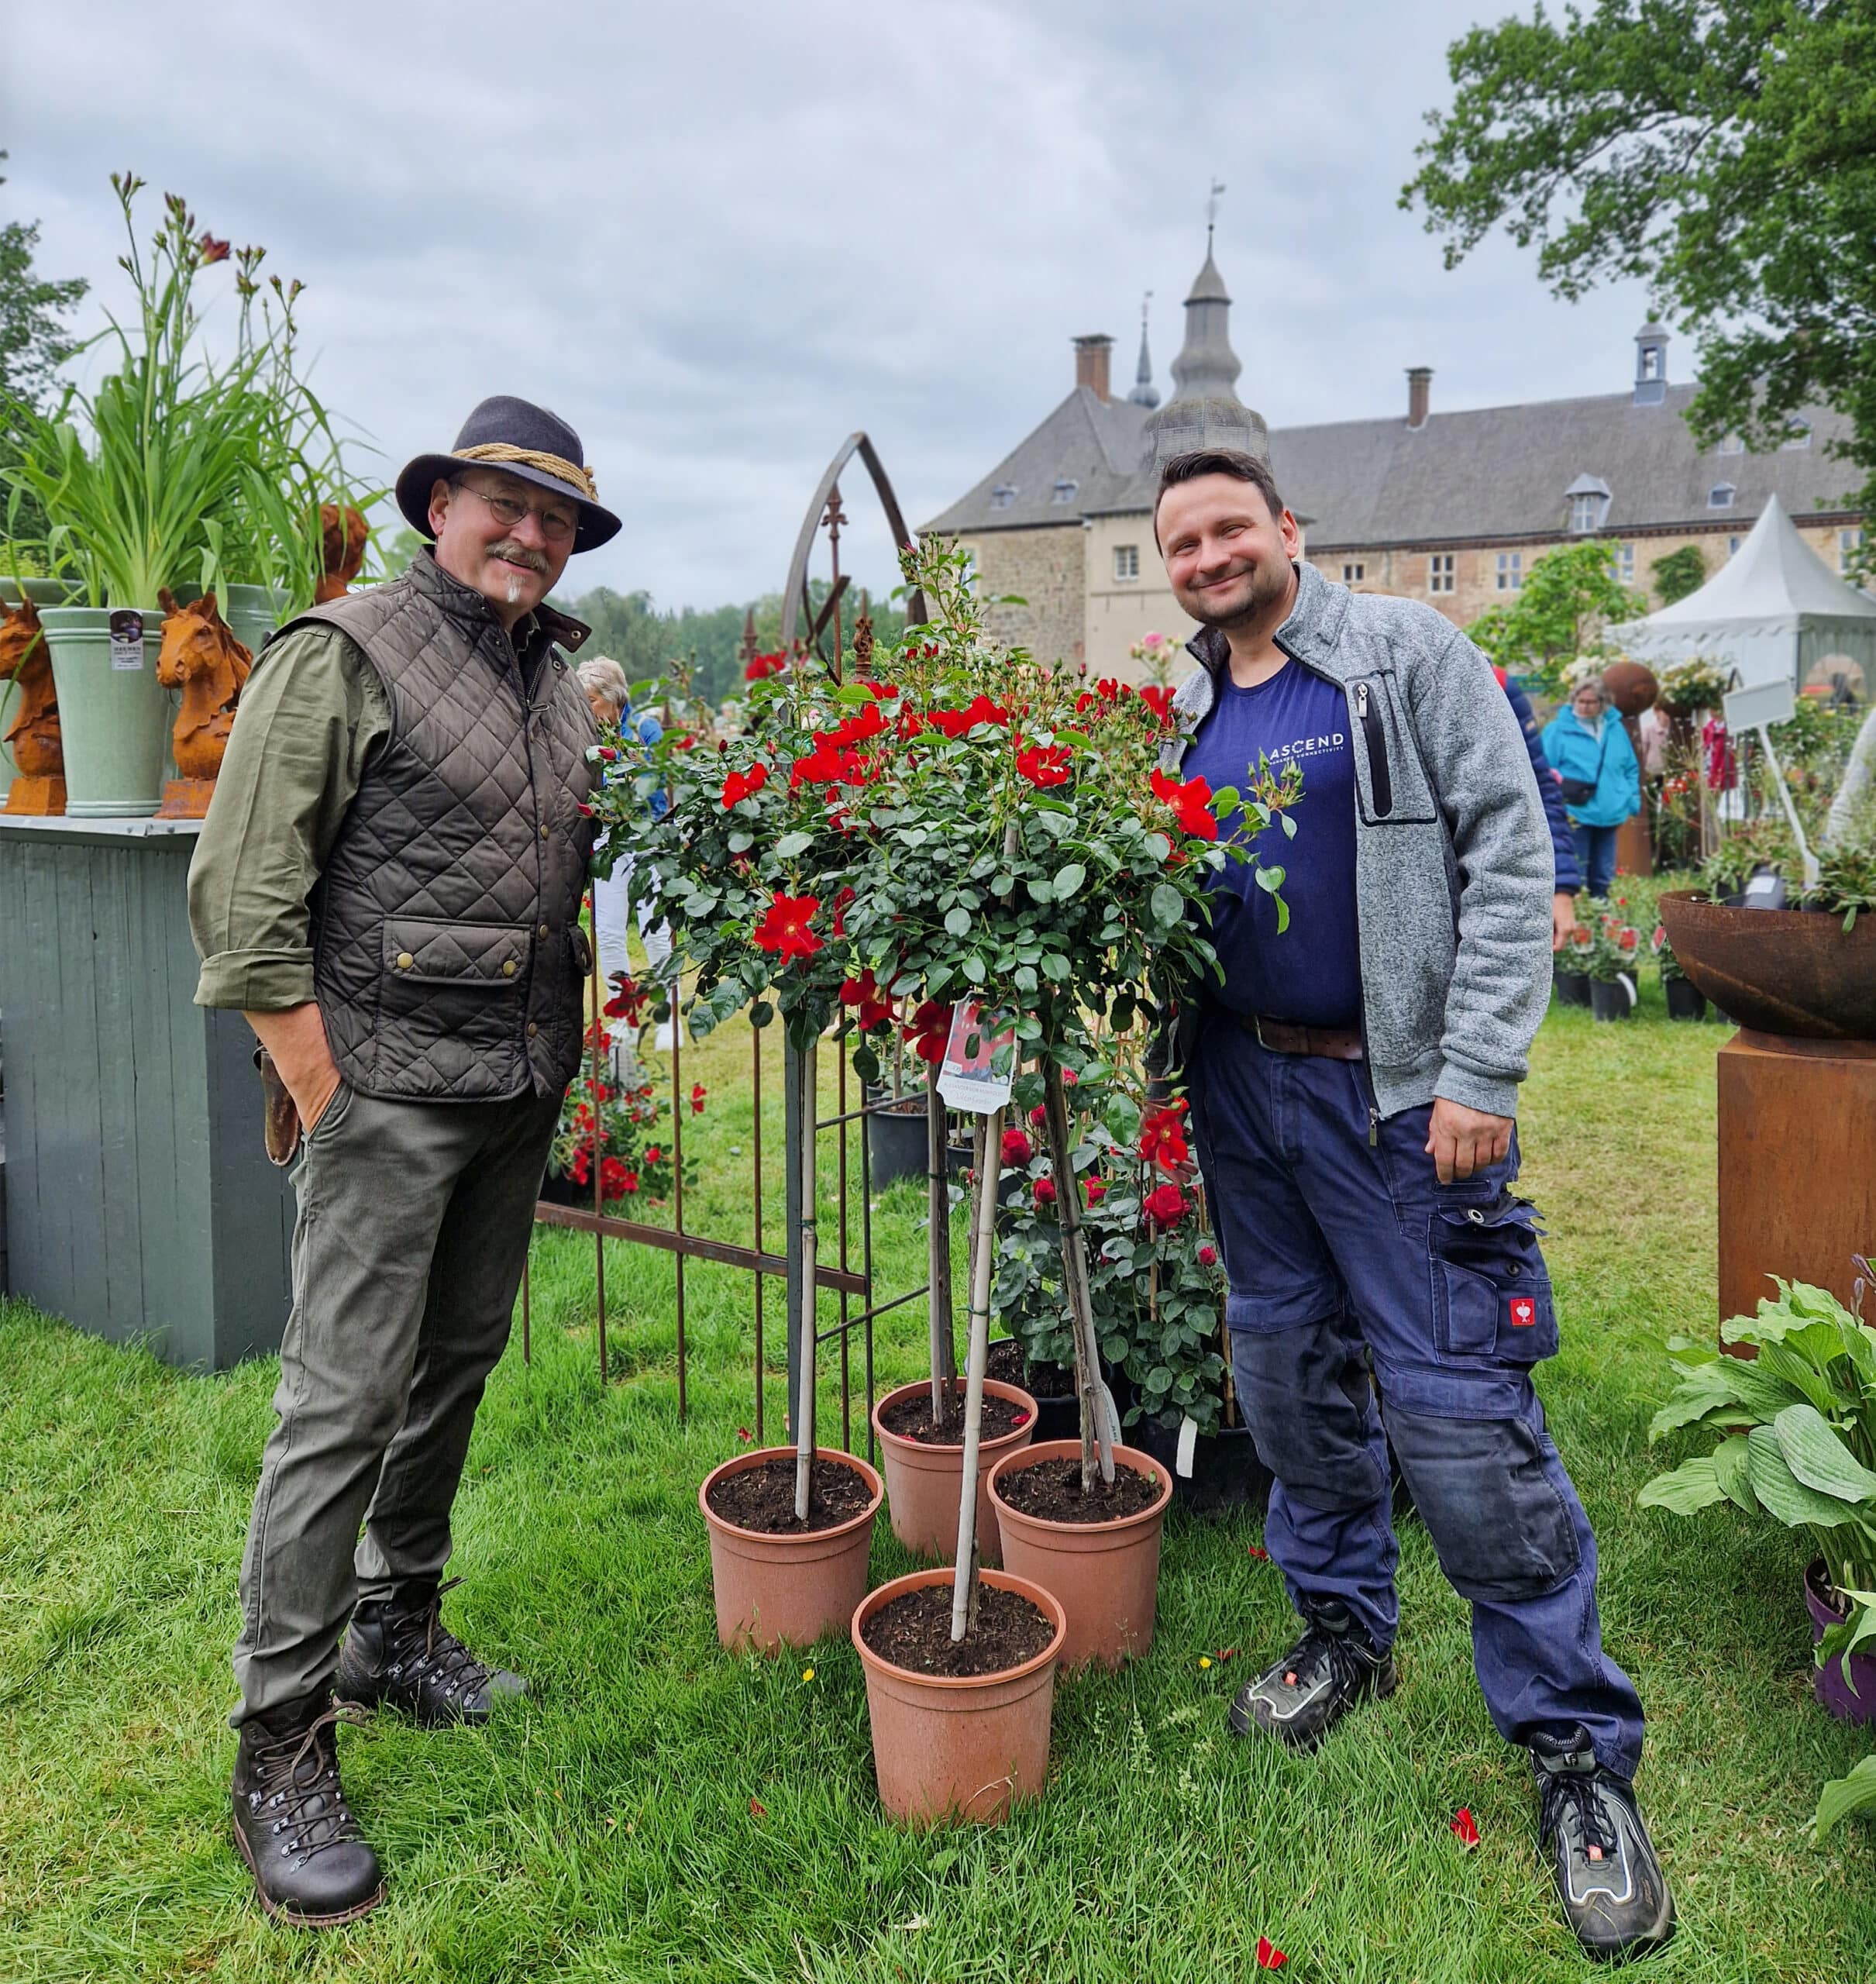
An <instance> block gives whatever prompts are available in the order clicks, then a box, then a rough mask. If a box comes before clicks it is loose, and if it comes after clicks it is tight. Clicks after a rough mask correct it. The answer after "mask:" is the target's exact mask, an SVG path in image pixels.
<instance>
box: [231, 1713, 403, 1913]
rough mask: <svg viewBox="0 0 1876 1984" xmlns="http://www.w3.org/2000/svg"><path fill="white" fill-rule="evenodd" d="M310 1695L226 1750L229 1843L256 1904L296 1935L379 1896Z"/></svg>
mask: <svg viewBox="0 0 1876 1984" xmlns="http://www.w3.org/2000/svg"><path fill="white" fill-rule="evenodd" d="M339 1720H340V1711H339V1710H337V1709H336V1708H334V1707H332V1704H331V1703H330V1702H329V1700H327V1699H326V1697H325V1696H323V1695H316V1696H313V1695H309V1696H307V1697H306V1698H305V1700H303V1701H298V1702H290V1703H286V1704H285V1705H284V1706H283V1707H280V1708H278V1709H274V1710H270V1711H269V1712H268V1713H267V1714H263V1715H257V1716H253V1717H250V1719H249V1720H248V1721H246V1722H244V1723H243V1724H242V1725H241V1732H240V1746H239V1748H238V1749H237V1750H236V1752H235V1779H234V1786H233V1798H234V1812H235V1844H236V1846H237V1847H238V1848H239V1849H240V1852H241V1857H242V1858H243V1860H245V1861H246V1862H247V1864H248V1869H249V1871H250V1872H251V1873H252V1874H253V1876H254V1890H255V1893H256V1894H258V1895H259V1896H260V1905H261V1906H262V1907H263V1908H264V1909H265V1910H267V1913H269V1914H270V1915H271V1916H272V1917H274V1918H275V1920H277V1921H281V1922H286V1923H289V1924H291V1925H292V1926H293V1927H294V1928H296V1929H332V1928H336V1927H338V1926H339V1924H341V1923H345V1922H356V1920H358V1918H359V1917H360V1916H361V1915H369V1914H370V1913H371V1911H372V1910H373V1909H374V1908H376V1907H377V1905H378V1903H380V1902H381V1901H382V1900H384V1875H383V1874H382V1873H381V1872H380V1871H379V1869H378V1862H377V1855H376V1854H375V1853H373V1851H372V1850H371V1848H370V1845H369V1844H367V1842H366V1839H365V1835H364V1834H363V1831H361V1830H360V1827H359V1824H358V1821H357V1820H356V1819H355V1818H353V1816H352V1813H351V1811H350V1810H349V1808H348V1807H347V1806H346V1794H345V1789H344V1786H342V1785H341V1784H340V1783H339V1745H338V1741H337V1738H336V1734H335V1733H334V1725H335V1724H337V1723H338V1721H339Z"/></svg>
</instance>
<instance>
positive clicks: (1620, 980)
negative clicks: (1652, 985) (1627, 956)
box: [1616, 971, 1641, 1009]
mask: <svg viewBox="0 0 1876 1984" xmlns="http://www.w3.org/2000/svg"><path fill="white" fill-rule="evenodd" d="M1616 983H1617V984H1618V985H1620V987H1622V989H1623V991H1624V992H1626V994H1628V997H1629V1005H1630V1008H1631V1009H1632V1008H1633V1006H1634V1004H1635V1001H1637V999H1639V998H1640V997H1641V994H1640V993H1639V992H1637V990H1636V989H1635V981H1634V980H1633V979H1632V978H1631V977H1630V976H1629V975H1628V973H1626V971H1619V972H1617V973H1616Z"/></svg>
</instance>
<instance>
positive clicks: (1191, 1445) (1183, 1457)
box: [1172, 1413, 1199, 1481]
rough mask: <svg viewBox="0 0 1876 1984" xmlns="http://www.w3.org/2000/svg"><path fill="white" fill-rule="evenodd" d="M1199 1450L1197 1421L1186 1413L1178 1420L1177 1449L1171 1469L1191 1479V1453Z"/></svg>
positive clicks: (1185, 1478)
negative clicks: (1176, 1455) (1177, 1452)
mask: <svg viewBox="0 0 1876 1984" xmlns="http://www.w3.org/2000/svg"><path fill="white" fill-rule="evenodd" d="M1198 1451H1199V1422H1198V1421H1197V1420H1196V1419H1194V1418H1193V1417H1192V1415H1191V1414H1189V1413H1188V1414H1186V1417H1184V1418H1183V1419H1182V1420H1181V1421H1179V1454H1178V1457H1177V1458H1176V1459H1175V1460H1174V1462H1173V1463H1172V1471H1173V1473H1175V1474H1176V1475H1178V1476H1179V1477H1180V1478H1181V1479H1183V1480H1186V1481H1189V1480H1190V1479H1192V1459H1193V1455H1194V1454H1196V1452H1198Z"/></svg>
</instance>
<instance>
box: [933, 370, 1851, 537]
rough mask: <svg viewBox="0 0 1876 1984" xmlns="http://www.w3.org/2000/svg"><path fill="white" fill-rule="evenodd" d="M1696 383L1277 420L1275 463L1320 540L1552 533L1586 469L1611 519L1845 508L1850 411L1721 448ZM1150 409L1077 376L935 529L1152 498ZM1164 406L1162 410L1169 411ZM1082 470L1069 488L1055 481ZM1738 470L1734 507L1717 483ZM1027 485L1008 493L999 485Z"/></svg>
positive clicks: (1106, 508)
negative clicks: (1648, 392)
mask: <svg viewBox="0 0 1876 1984" xmlns="http://www.w3.org/2000/svg"><path fill="white" fill-rule="evenodd" d="M1693 395H1694V388H1693V387H1692V386H1691V385H1670V386H1669V387H1668V389H1667V395H1666V398H1665V401H1664V402H1663V403H1661V404H1659V405H1653V406H1638V405H1636V404H1635V401H1634V397H1633V393H1632V392H1622V393H1611V394H1602V395H1599V396H1598V397H1595V398H1588V399H1571V400H1548V401H1529V402H1527V403H1525V404H1523V405H1518V406H1502V407H1485V408H1478V409H1475V410H1472V411H1467V412H1454V413H1435V414H1433V415H1430V416H1429V418H1427V422H1426V424H1425V425H1424V426H1423V427H1421V428H1420V429H1410V428H1409V427H1408V426H1407V425H1406V422H1405V420H1404V419H1403V418H1399V417H1398V416H1396V417H1395V418H1388V419H1380V420H1347V421H1337V422H1330V423H1328V424H1327V425H1322V426H1315V427H1287V428H1277V429H1272V432H1271V436H1270V456H1271V466H1272V468H1273V469H1274V470H1275V474H1276V477H1277V481H1278V484H1279V487H1281V488H1282V491H1283V493H1284V496H1285V498H1286V500H1287V501H1288V502H1289V505H1290V507H1291V508H1293V509H1294V510H1295V511H1296V512H1297V513H1298V514H1299V515H1303V516H1306V517H1308V518H1310V519H1311V523H1310V549H1311V551H1312V552H1315V551H1323V550H1341V549H1351V550H1359V549H1368V548H1374V547H1378V546H1383V545H1416V546H1417V545H1427V544H1437V543H1443V542H1454V541H1463V540H1467V539H1479V538H1488V539H1507V538H1509V539H1517V538H1520V537H1529V538H1541V539H1549V538H1555V537H1557V536H1560V535H1561V534H1563V533H1564V531H1565V530H1566V529H1567V525H1568V505H1567V504H1566V502H1565V500H1564V494H1565V491H1568V488H1569V487H1570V485H1571V484H1572V483H1573V482H1575V481H1576V480H1578V478H1579V477H1585V476H1587V477H1592V478H1594V479H1598V480H1601V481H1602V482H1606V484H1608V485H1609V491H1610V498H1611V500H1610V503H1609V511H1608V514H1607V516H1606V518H1605V519H1604V521H1603V522H1602V525H1601V526H1600V529H1599V532H1598V534H1599V535H1603V536H1606V535H1609V534H1620V532H1623V531H1624V530H1644V529H1664V528H1670V527H1673V526H1676V525H1719V526H1726V525H1735V526H1737V528H1740V529H1746V528H1748V527H1749V526H1750V524H1751V522H1752V521H1753V519H1754V518H1756V517H1757V515H1759V513H1760V512H1761V510H1762V509H1763V508H1764V505H1765V502H1766V500H1767V498H1768V497H1770V496H1771V494H1772V493H1773V492H1774V491H1777V493H1778V495H1779V497H1780V498H1781V500H1782V501H1783V502H1784V504H1785V508H1787V509H1788V511H1790V512H1792V515H1794V516H1798V517H1805V516H1815V515H1819V514H1829V513H1832V512H1843V509H1844V507H1845V497H1846V494H1847V492H1848V491H1850V490H1852V489H1854V487H1856V486H1857V481H1858V480H1859V478H1858V477H1857V472H1856V470H1855V469H1854V467H1853V466H1852V465H1851V464H1850V463H1847V462H1845V461H1843V460H1840V459H1838V458H1836V457H1834V456H1832V455H1831V454H1830V453H1829V452H1828V450H1827V449H1826V443H1827V442H1828V441H1830V440H1831V439H1840V438H1842V437H1843V436H1847V434H1848V432H1849V422H1847V420H1845V419H1844V418H1842V417H1840V416H1839V415H1834V414H1831V413H1828V412H1823V411H1819V412H1814V413H1812V415H1809V418H1810V420H1811V423H1812V443H1811V446H1809V447H1808V448H1802V449H1800V448H1787V449H1779V450H1778V451H1777V452H1776V453H1771V454H1764V455H1759V454H1722V453H1719V452H1718V451H1717V450H1716V449H1705V450H1702V449H1698V448H1696V447H1695V445H1694V439H1693V436H1692V433H1691V432H1689V430H1688V426H1687V423H1686V422H1685V420H1684V419H1683V418H1682V417H1681V416H1682V414H1683V413H1684V412H1685V409H1686V407H1687V405H1688V402H1689V401H1691V400H1692V398H1693ZM1147 417H1148V416H1147V412H1146V409H1145V408H1142V407H1139V406H1135V405H1131V404H1130V403H1128V402H1127V401H1124V400H1123V401H1113V402H1110V403H1107V404H1103V402H1102V401H1100V400H1098V399H1097V398H1096V397H1095V395H1094V394H1093V392H1092V391H1089V389H1088V388H1087V387H1076V390H1075V391H1073V392H1072V393H1071V394H1069V397H1068V398H1066V399H1065V400H1064V401H1062V404H1061V405H1059V406H1058V407H1057V408H1055V411H1054V412H1052V413H1051V414H1050V415H1048V418H1046V419H1045V421H1044V422H1042V424H1041V425H1040V426H1039V427H1038V428H1037V429H1036V430H1035V431H1034V433H1032V434H1031V435H1030V436H1028V438H1027V439H1026V440H1024V442H1022V443H1021V445H1020V446H1017V448H1016V449H1014V451H1013V452H1012V453H1010V454H1009V455H1008V456H1006V457H1005V458H1004V459H1003V460H1002V461H1001V462H1000V463H998V464H997V467H996V468H995V469H994V470H992V471H991V473H990V474H989V475H987V476H986V477H984V479H983V481H981V482H980V483H979V484H977V486H976V487H975V488H974V489H972V490H971V491H969V493H968V494H966V495H965V496H963V497H962V498H960V499H959V501H957V502H955V503H954V504H952V506H951V507H950V508H948V510H945V511H944V512H942V513H941V515H938V516H937V517H935V518H933V519H932V520H931V522H930V523H929V524H928V525H925V529H928V530H933V531H940V532H959V531H984V530H1014V529H1024V528H1028V529H1034V528H1035V527H1037V526H1038V525H1049V524H1054V525H1062V524H1066V523H1068V522H1071V521H1072V520H1076V519H1078V518H1080V517H1083V516H1089V515H1116V514H1123V515H1124V514H1133V513H1137V512H1145V511H1147V510H1149V509H1151V507H1152V497H1153V490H1154V487H1155V476H1154V475H1153V474H1152V473H1151V471H1150V470H1148V468H1146V467H1145V466H1144V464H1143V463H1142V460H1141V450H1142V443H1143V440H1144V438H1145V436H1144V430H1145V422H1146V419H1147ZM1162 418H1163V415H1162ZM1061 477H1069V478H1071V479H1072V480H1074V481H1075V483H1076V494H1075V496H1074V498H1073V499H1072V501H1070V502H1069V503H1067V504H1060V503H1056V502H1055V501H1052V491H1053V487H1054V484H1055V482H1056V480H1058V478H1061ZM1723 482H1730V483H1731V484H1733V485H1734V488H1735V491H1736V493H1735V495H1734V498H1733V507H1732V508H1730V509H1725V510H1715V509H1712V508H1709V506H1708V502H1707V495H1708V491H1709V490H1710V489H1711V488H1712V487H1713V486H1714V485H1715V484H1719V483H1723ZM1006 485H1007V486H1008V487H1012V488H1014V491H1015V494H1014V496H1013V497H1012V498H1011V499H1010V503H1009V505H1008V506H1007V508H996V507H993V504H992V501H991V491H993V489H996V488H997V487H1000V486H1006Z"/></svg>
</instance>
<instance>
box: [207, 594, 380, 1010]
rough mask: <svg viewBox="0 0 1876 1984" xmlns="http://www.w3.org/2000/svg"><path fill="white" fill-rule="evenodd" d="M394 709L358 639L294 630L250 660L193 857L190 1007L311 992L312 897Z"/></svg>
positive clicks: (259, 1003) (284, 1001)
mask: <svg viewBox="0 0 1876 1984" xmlns="http://www.w3.org/2000/svg"><path fill="white" fill-rule="evenodd" d="M390 734H391V704H390V703H389V701H388V700H387V698H386V696H385V694H384V685H383V684H381V683H380V681H379V680H378V677H377V670H375V669H373V667H372V666H371V664H370V662H369V661H367V660H366V658H365V655H364V651H363V649H361V648H360V646H358V644H357V642H355V641H353V640H352V639H349V637H348V636H346V635H344V634H342V633H341V632H339V629H337V628H336V627H325V626H320V625H312V626H308V627H300V628H296V629H294V631H293V632H291V633H288V634H285V635H283V636H281V638H280V639H278V640H277V641H275V642H273V643H272V645H270V646H269V647H268V648H267V649H266V651H265V653H264V654H263V656H261V657H260V658H259V659H258V660H256V663H255V667H254V672H253V674H252V675H250V677H248V679H247V681H246V684H245V685H244V686H243V688H242V691H241V701H240V703H239V705H238V707H237V708H236V712H235V723H234V729H233V730H232V732H231V733H230V735H229V739H228V751H227V754H226V756H225V757H224V758H223V759H222V770H221V776H220V777H219V778H218V779H217V780H215V797H213V798H212V800H211V801H209V802H208V818H206V819H205V820H204V821H203V822H202V830H201V839H199V840H198V842H197V843H196V849H195V858H194V860H193V861H191V863H190V864H189V928H190V929H191V932H193V933H194V938H195V948H196V949H197V950H198V952H200V953H201V959H202V970H201V978H200V979H199V980H198V982H197V984H196V987H195V1003H196V1004H198V1006H233V1007H236V1008H239V1009H241V1010H242V1011H246V1012H254V1013H270V1012H280V1011H284V1010H285V1009H286V1008H287V1007H289V1006H303V1005H305V1004H306V1003H307V1002H308V1001H309V1000H310V999H311V998H312V996H313V954H312V911H311V910H310V909H309V908H308V897H310V896H311V895H312V888H313V884H315V882H317V881H318V879H319V871H320V870H321V869H322V868H323V867H324V866H325V861H326V857H327V856H328V855H329V853H331V852H332V843H333V842H334V841H336V839H338V837H339V825H340V822H342V820H343V819H344V818H345V815H346V809H347V808H349V806H350V805H351V804H352V801H353V799H354V798H355V797H356V796H357V794H358V788H359V782H360V780H361V779H362V778H363V776H364V770H365V765H366V761H367V760H368V759H369V758H370V755H371V753H373V751H374V750H375V749H377V746H379V745H380V743H382V742H384V739H385V738H387V736H389V735H390Z"/></svg>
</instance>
